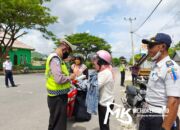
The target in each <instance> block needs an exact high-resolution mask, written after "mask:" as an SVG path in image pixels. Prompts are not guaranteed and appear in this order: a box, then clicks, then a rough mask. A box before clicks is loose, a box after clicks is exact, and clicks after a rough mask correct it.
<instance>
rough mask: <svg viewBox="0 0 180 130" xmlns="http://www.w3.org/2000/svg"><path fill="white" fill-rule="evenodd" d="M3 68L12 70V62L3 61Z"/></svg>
mask: <svg viewBox="0 0 180 130" xmlns="http://www.w3.org/2000/svg"><path fill="white" fill-rule="evenodd" d="M3 68H4V69H5V70H12V63H11V61H5V62H4V63H3Z"/></svg>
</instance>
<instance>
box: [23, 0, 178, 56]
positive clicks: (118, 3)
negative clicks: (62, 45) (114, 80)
mask: <svg viewBox="0 0 180 130" xmlns="http://www.w3.org/2000/svg"><path fill="white" fill-rule="evenodd" d="M159 1H160V0H51V2H49V3H46V4H45V6H47V7H49V8H50V9H51V14H52V15H54V16H57V17H58V23H56V24H53V25H50V26H49V27H48V29H49V30H51V31H52V32H54V33H55V34H56V35H57V36H58V37H59V38H61V37H64V35H70V34H73V33H83V32H88V33H89V34H91V35H95V36H98V37H101V38H103V39H105V41H107V42H108V43H109V44H110V45H111V46H112V50H111V51H112V55H113V57H120V56H125V57H126V58H130V57H131V56H132V53H131V52H132V46H131V37H130V22H129V21H128V20H124V18H126V19H128V18H130V17H131V18H133V19H134V18H135V19H136V20H133V22H132V28H133V30H136V29H137V28H138V27H139V26H140V25H141V24H142V23H143V22H144V20H145V19H146V18H147V17H148V15H149V14H150V13H151V11H152V10H153V9H154V8H155V6H156V5H157V4H158V2H159ZM179 7H180V0H162V2H161V4H160V5H159V7H158V8H157V9H156V10H155V12H154V13H153V15H152V16H151V17H150V18H149V19H148V20H147V22H146V23H145V24H144V25H143V26H142V27H141V28H139V30H138V31H136V32H135V33H134V34H133V43H134V49H135V54H137V53H140V46H141V40H142V39H143V38H150V37H152V36H154V35H155V34H156V33H158V32H163V33H168V34H169V35H170V36H171V37H172V40H173V44H172V45H174V44H175V43H177V42H178V41H180V9H179ZM20 40H21V41H23V42H24V43H26V44H28V45H31V46H32V47H34V48H35V49H36V51H38V52H41V53H43V54H49V53H50V52H52V51H53V50H54V48H55V45H54V44H53V42H52V41H49V40H46V39H44V38H43V37H42V34H41V33H40V32H38V31H35V30H32V31H30V32H29V33H28V34H27V35H25V36H23V37H21V38H20Z"/></svg>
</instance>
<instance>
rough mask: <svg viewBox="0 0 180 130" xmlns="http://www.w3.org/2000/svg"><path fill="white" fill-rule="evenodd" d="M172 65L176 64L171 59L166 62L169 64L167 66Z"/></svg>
mask: <svg viewBox="0 0 180 130" xmlns="http://www.w3.org/2000/svg"><path fill="white" fill-rule="evenodd" d="M172 65H174V63H173V62H172V61H171V60H169V61H167V62H166V66H167V67H170V66H172Z"/></svg>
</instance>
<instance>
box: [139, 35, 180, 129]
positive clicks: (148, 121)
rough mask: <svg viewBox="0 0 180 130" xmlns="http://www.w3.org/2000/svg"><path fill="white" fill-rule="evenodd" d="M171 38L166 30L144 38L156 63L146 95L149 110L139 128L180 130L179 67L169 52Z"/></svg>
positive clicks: (149, 53)
mask: <svg viewBox="0 0 180 130" xmlns="http://www.w3.org/2000/svg"><path fill="white" fill-rule="evenodd" d="M171 42H172V41H171V37H170V36H169V35H168V34H165V33H157V34H156V36H155V37H152V38H151V39H150V40H147V39H143V40H142V43H144V44H147V48H148V55H149V56H150V57H151V59H152V61H153V65H152V70H151V73H150V76H149V81H148V85H147V92H146V98H145V100H146V103H145V105H144V108H146V113H144V116H143V117H142V119H141V120H140V124H139V130H179V129H178V127H179V121H178V120H179V118H178V117H177V111H178V106H179V101H180V67H179V65H178V64H177V63H176V62H175V61H173V60H171V59H170V57H169V55H168V48H169V47H170V45H171Z"/></svg>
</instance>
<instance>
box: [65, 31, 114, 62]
mask: <svg viewBox="0 0 180 130" xmlns="http://www.w3.org/2000/svg"><path fill="white" fill-rule="evenodd" d="M66 39H67V40H68V41H69V42H71V43H72V44H74V45H76V46H77V49H76V53H81V54H83V55H84V56H85V59H87V56H88V54H91V53H95V52H97V51H98V50H102V49H103V50H107V51H109V52H110V53H111V45H110V44H108V43H107V42H106V41H105V40H104V39H102V38H99V37H97V36H93V35H90V34H89V33H76V34H72V35H69V36H66Z"/></svg>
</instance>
